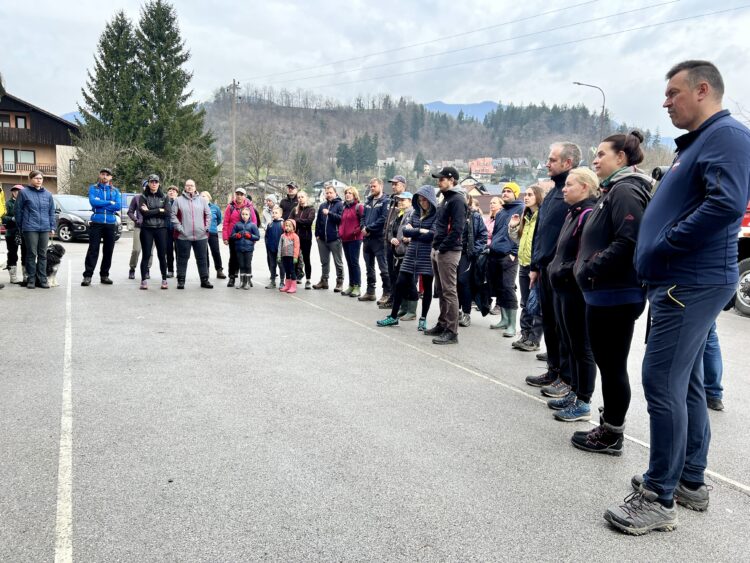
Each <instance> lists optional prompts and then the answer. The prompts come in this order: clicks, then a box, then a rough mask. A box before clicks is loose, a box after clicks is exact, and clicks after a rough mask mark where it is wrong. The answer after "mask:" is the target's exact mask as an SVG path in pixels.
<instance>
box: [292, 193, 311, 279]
mask: <svg viewBox="0 0 750 563" xmlns="http://www.w3.org/2000/svg"><path fill="white" fill-rule="evenodd" d="M291 218H292V219H294V224H295V227H296V233H297V236H298V237H299V246H300V252H301V259H300V260H298V261H297V281H298V282H301V281H302V278H303V275H304V278H305V289H312V281H311V280H312V241H313V232H312V227H313V223H314V222H315V207H313V206H312V205H310V198H309V196H308V195H307V193H306V192H299V194H297V207H295V208H294V210H293V211H292V217H291ZM303 269H304V271H303Z"/></svg>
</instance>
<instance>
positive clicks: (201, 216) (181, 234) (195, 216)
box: [171, 192, 211, 241]
mask: <svg viewBox="0 0 750 563" xmlns="http://www.w3.org/2000/svg"><path fill="white" fill-rule="evenodd" d="M171 220H172V228H173V229H174V230H175V231H176V232H177V233H178V234H177V238H178V239H179V240H192V241H195V240H205V239H207V238H208V227H209V226H210V225H211V210H210V209H209V208H208V203H207V202H206V200H205V199H203V198H202V197H201V196H200V194H199V193H198V192H193V193H192V194H189V193H188V192H182V194H181V195H180V196H179V197H178V198H177V199H175V200H174V202H173V203H172V216H171Z"/></svg>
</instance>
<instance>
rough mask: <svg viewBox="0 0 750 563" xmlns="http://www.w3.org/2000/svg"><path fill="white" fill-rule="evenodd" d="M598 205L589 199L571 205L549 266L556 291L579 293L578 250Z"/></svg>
mask: <svg viewBox="0 0 750 563" xmlns="http://www.w3.org/2000/svg"><path fill="white" fill-rule="evenodd" d="M594 205H596V198H593V197H592V198H587V199H584V200H583V201H579V202H578V203H575V204H573V205H571V206H570V207H569V209H568V214H567V215H566V216H565V221H564V222H563V226H562V229H560V237H559V238H558V239H557V250H556V251H555V256H554V257H553V258H552V261H551V262H550V263H549V265H548V266H547V272H548V273H549V280H550V284H551V285H552V287H553V288H555V290H556V291H573V292H579V291H580V289H579V288H578V285H577V284H576V279H575V275H574V274H573V269H574V266H575V263H576V257H577V256H578V248H579V244H580V240H581V233H583V228H584V225H585V224H586V221H587V219H588V218H589V217H590V215H591V210H592V209H593V207H594Z"/></svg>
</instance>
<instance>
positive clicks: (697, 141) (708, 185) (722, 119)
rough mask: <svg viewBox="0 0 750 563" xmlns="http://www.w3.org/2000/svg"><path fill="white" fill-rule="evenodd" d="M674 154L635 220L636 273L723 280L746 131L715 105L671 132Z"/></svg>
mask: <svg viewBox="0 0 750 563" xmlns="http://www.w3.org/2000/svg"><path fill="white" fill-rule="evenodd" d="M675 143H676V144H677V156H676V157H675V159H674V162H672V166H671V168H670V169H669V171H668V172H667V173H666V174H665V175H664V177H663V178H662V180H661V184H660V185H659V188H658V189H657V190H656V194H655V195H654V197H653V199H652V200H651V203H650V204H649V206H648V207H647V208H646V212H645V213H644V214H643V219H642V220H641V228H640V231H639V233H638V243H637V245H636V254H635V267H636V271H637V272H638V278H639V279H640V280H641V281H642V282H643V283H645V284H648V285H669V284H686V285H729V284H735V283H737V281H738V279H739V274H738V269H737V233H738V232H739V229H740V225H741V223H742V217H743V215H744V213H745V209H746V208H747V203H748V200H749V199H750V131H748V129H747V127H745V126H744V125H742V124H740V123H739V122H738V121H736V120H735V119H734V118H732V117H731V116H730V115H729V112H728V111H727V110H724V111H720V112H718V113H716V114H714V115H713V116H711V117H710V118H708V119H707V120H706V121H705V122H704V123H703V124H702V125H701V126H700V127H699V128H698V129H696V130H695V131H691V132H690V133H687V134H685V135H682V136H681V137H678V138H677V139H675Z"/></svg>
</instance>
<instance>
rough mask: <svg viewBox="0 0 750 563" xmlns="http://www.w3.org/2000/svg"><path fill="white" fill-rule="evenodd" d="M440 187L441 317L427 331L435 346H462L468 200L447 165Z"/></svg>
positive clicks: (437, 264) (436, 264) (437, 258)
mask: <svg viewBox="0 0 750 563" xmlns="http://www.w3.org/2000/svg"><path fill="white" fill-rule="evenodd" d="M432 177H433V178H437V179H438V188H439V189H440V193H441V194H442V196H443V200H442V202H441V203H440V205H439V206H438V208H437V213H436V216H435V236H434V237H433V239H432V253H431V255H430V259H431V260H432V271H433V272H434V273H435V287H436V291H437V294H438V295H439V296H440V301H439V303H440V316H439V317H438V321H437V324H435V326H433V327H432V328H430V329H427V330H425V331H424V334H426V335H427V336H433V337H434V338H433V339H432V343H433V344H458V292H457V290H456V283H457V280H456V277H457V273H458V262H459V261H460V260H461V246H462V245H461V240H462V237H463V232H464V228H465V225H466V198H465V197H464V194H463V190H462V189H461V188H460V187H458V186H457V185H456V184H457V183H458V171H457V170H456V169H455V168H453V167H452V166H446V167H444V168H443V169H442V170H440V172H438V173H437V174H433V175H432Z"/></svg>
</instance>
